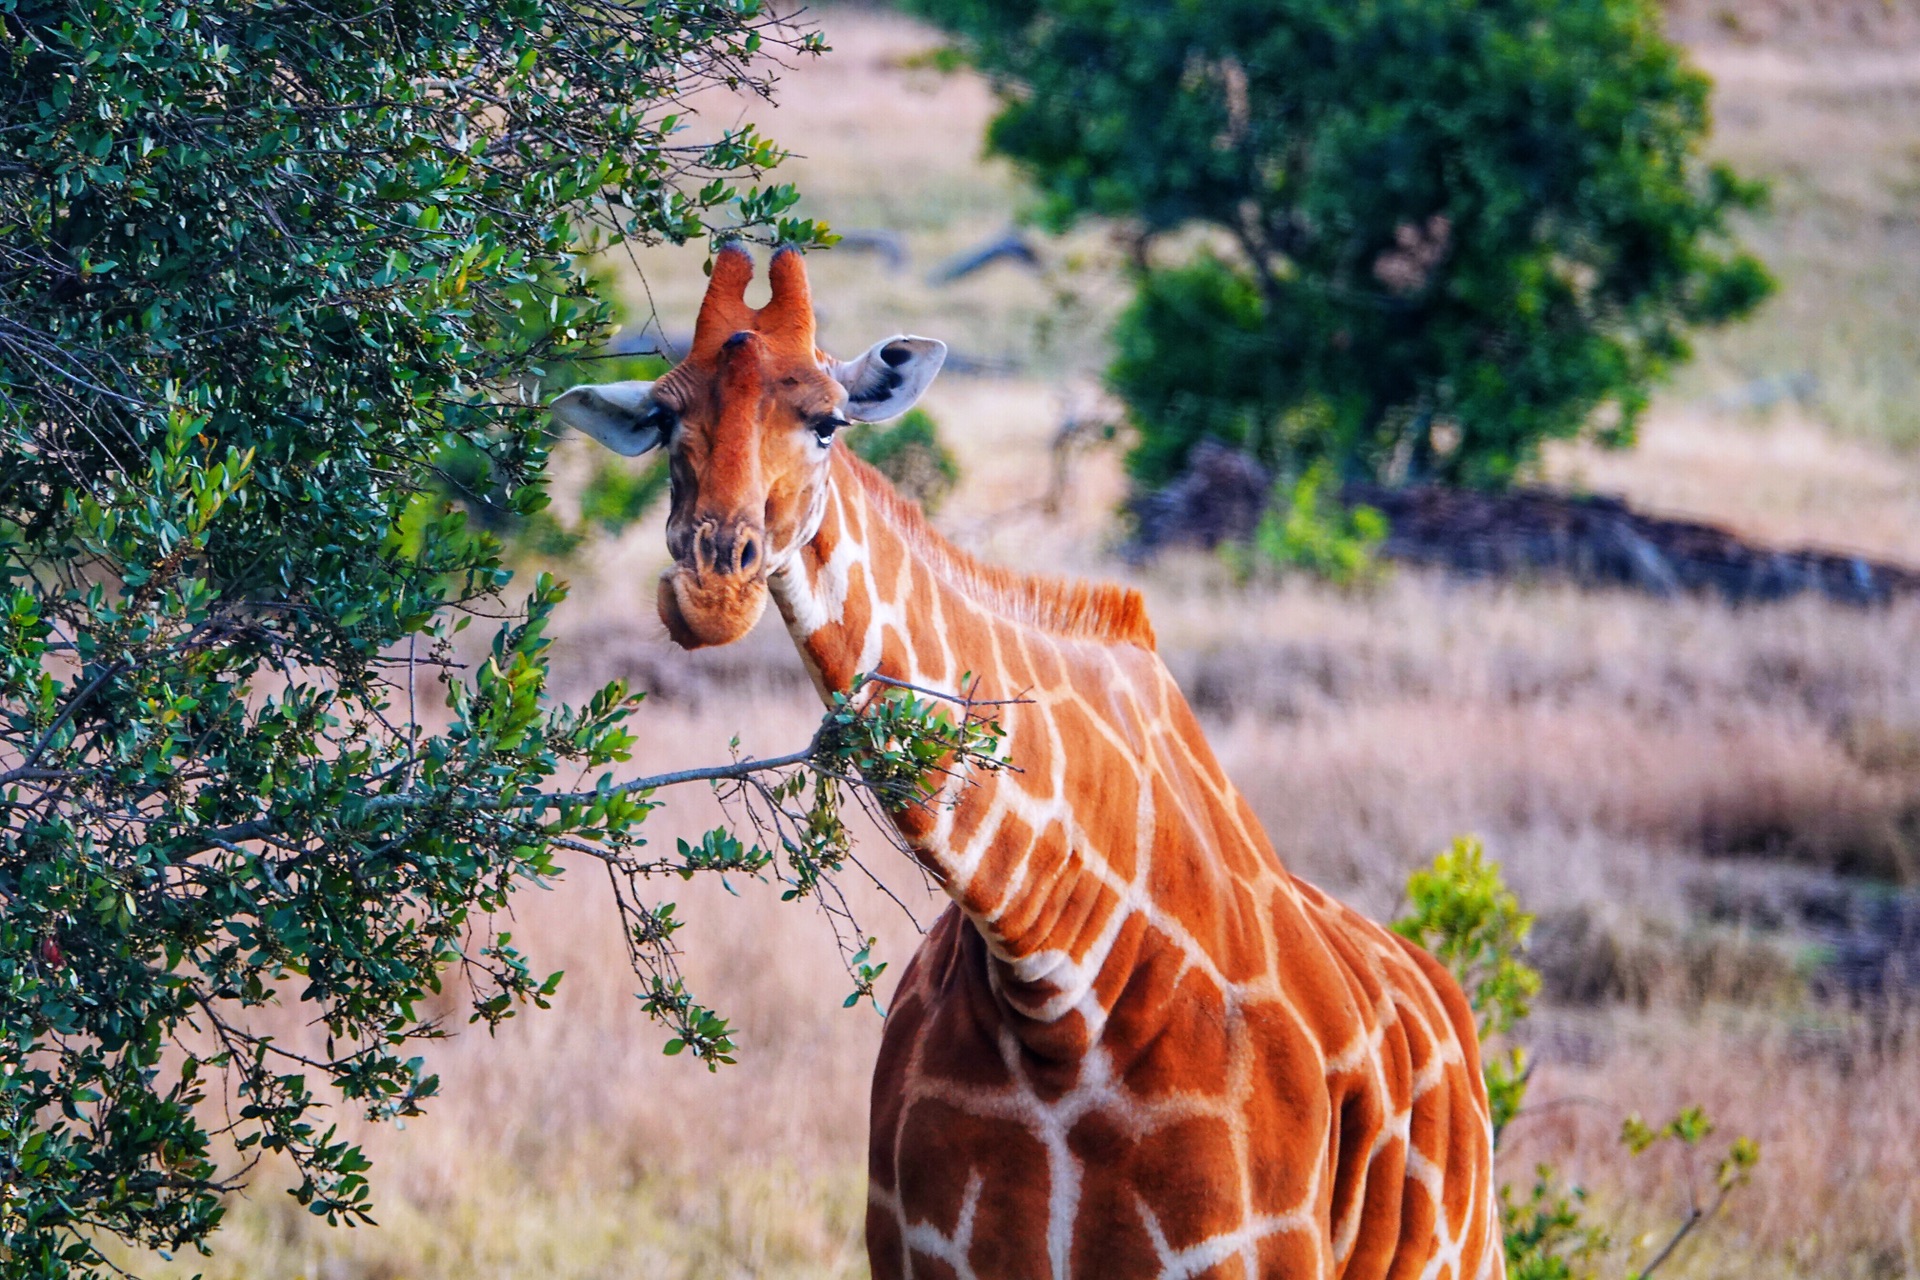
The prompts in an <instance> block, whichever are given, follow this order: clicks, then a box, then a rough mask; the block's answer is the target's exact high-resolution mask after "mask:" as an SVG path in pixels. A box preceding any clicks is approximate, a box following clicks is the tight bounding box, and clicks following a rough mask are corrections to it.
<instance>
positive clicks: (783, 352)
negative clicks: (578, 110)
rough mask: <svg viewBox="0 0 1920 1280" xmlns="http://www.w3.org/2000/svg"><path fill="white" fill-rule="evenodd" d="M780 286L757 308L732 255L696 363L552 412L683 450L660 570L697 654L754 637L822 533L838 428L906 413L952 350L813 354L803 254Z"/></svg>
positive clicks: (612, 442)
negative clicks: (776, 589)
mask: <svg viewBox="0 0 1920 1280" xmlns="http://www.w3.org/2000/svg"><path fill="white" fill-rule="evenodd" d="M768 277H769V282H770V283H771V285H772V297H771V298H770V299H769V300H768V302H767V304H766V306H764V307H761V308H758V309H755V308H753V307H750V306H748V305H747V301H746V289H747V284H748V282H749V281H750V280H752V278H753V259H752V257H751V256H749V254H748V253H747V251H746V250H745V249H744V248H742V247H741V246H740V245H738V244H729V245H727V246H725V247H723V248H722V249H721V250H720V252H719V254H718V255H717V256H716V257H715V259H714V263H713V276H712V278H711V279H710V280H709V281H708V283H707V295H706V298H705V300H703V301H702V302H701V304H700V316H699V319H698V321H697V322H696V323H695V325H694V331H693V346H692V349H691V350H689V351H688V353H687V357H686V359H684V360H682V361H681V362H680V363H679V364H677V365H675V366H674V367H673V368H672V369H671V370H669V371H668V372H667V374H666V375H665V376H664V377H662V378H661V379H660V380H659V381H658V382H613V383H605V384H602V385H600V386H581V387H575V388H573V389H572V390H570V391H568V392H566V393H565V394H564V395H562V396H560V397H559V398H558V399H556V400H555V401H554V402H553V406H552V408H553V414H554V416H555V417H556V418H558V419H559V420H560V421H561V422H564V423H566V424H567V425H569V426H573V427H578V428H579V429H580V430H582V431H584V432H586V433H587V434H588V435H590V436H592V437H593V438H594V439H595V440H598V441H599V442H600V443H601V444H604V445H606V446H607V447H608V448H609V449H612V450H613V451H614V452H615V453H622V454H627V455H629V456H632V455H635V454H641V453H645V452H647V451H648V450H649V449H653V448H655V447H658V446H665V448H666V449H667V452H668V456H669V475H670V477H671V480H672V506H671V509H670V510H669V512H668V515H667V550H668V551H669V552H670V553H671V554H672V556H673V564H672V565H671V566H669V567H668V568H667V570H666V571H665V572H664V573H662V574H661V576H660V588H659V607H660V620H661V621H662V622H663V623H665V624H666V627H667V633H668V634H669V635H671V636H672V637H673V639H674V641H675V642H676V643H678V644H679V645H680V646H681V647H683V648H687V649H697V648H700V647H702V646H704V645H717V644H729V643H731V642H733V641H735V640H738V639H739V638H740V637H741V636H743V635H745V634H746V633H747V632H748V630H750V629H751V628H752V626H753V624H754V623H755V622H756V621H758V619H759V617H760V614H761V611H762V610H764V609H765V608H766V603H767V575H768V574H769V573H772V572H777V571H778V570H780V569H781V568H783V567H784V566H785V565H786V564H787V562H788V561H789V560H790V559H791V558H792V556H793V555H794V554H795V553H796V552H797V551H798V550H799V549H800V548H801V547H802V546H803V545H805V543H806V542H807V541H808V540H809V539H811V538H812V537H813V535H814V533H815V532H816V531H817V530H818V528H819V525H820V519H821V516H822V514H823V512H824V511H825V509H826V499H827V473H828V462H829V459H830V458H831V456H832V451H833V448H834V443H833V442H834V433H835V432H836V431H838V430H839V429H840V428H841V427H843V426H845V425H847V424H848V423H849V422H855V421H858V422H877V421H881V420H884V419H887V418H892V417H897V416H899V415H900V414H902V413H905V412H906V411H907V410H908V409H910V408H912V407H913V404H914V402H915V401H916V400H918V399H919V398H920V395H921V393H922V392H924V391H925V390H926V389H927V386H928V384H929V383H931V382H932V381H933V377H934V375H935V374H936V373H938V372H939V371H940V365H941V362H942V361H944V360H945V359H946V356H947V347H946V344H945V343H943V342H936V341H934V340H933V339H932V338H915V337H910V336H907V335H900V336H897V337H892V338H888V339H885V340H884V341H881V342H877V343H875V344H874V345H873V346H872V347H870V348H868V349H867V350H866V351H865V352H863V353H862V354H861V355H860V356H858V357H857V358H855V359H853V360H850V361H840V360H835V359H833V358H832V357H831V356H828V355H827V354H826V353H825V352H822V351H820V350H819V349H818V348H816V347H815V346H814V345H813V337H814V331H813V328H814V327H813V300H812V297H811V295H810V293H809V291H808V288H807V269H806V264H805V263H804V262H803V261H802V260H801V258H800V255H799V253H798V252H796V251H794V250H792V249H782V250H781V251H780V252H779V253H777V254H775V255H774V258H773V264H772V265H771V266H770V267H769V268H768Z"/></svg>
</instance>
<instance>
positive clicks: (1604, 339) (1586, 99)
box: [908, 0, 1771, 485]
mask: <svg viewBox="0 0 1920 1280" xmlns="http://www.w3.org/2000/svg"><path fill="white" fill-rule="evenodd" d="M908 3H909V5H910V7H912V8H913V9H915V10H917V11H918V12H920V13H922V14H924V15H926V16H927V17H929V18H931V19H932V20H934V21H935V22H938V23H941V24H943V25H945V26H946V27H948V28H949V29H951V30H952V31H954V32H955V33H956V34H957V35H958V37H959V41H960V47H961V51H962V53H963V54H964V56H965V57H967V58H968V59H970V60H971V61H972V62H974V63H975V64H976V65H978V66H979V67H980V68H982V69H983V70H984V71H986V72H987V74H988V75H989V76H991V77H992V78H993V81H994V83H995V86H996V88H997V89H998V91H999V94H1000V97H1001V103H1002V106H1001V111H1000V113H999V115H998V116H997V117H996V119H995V120H994V122H993V124H992V127H991V131H990V133H989V135H988V142H989V146H990V147H991V148H992V149H994V150H996V151H998V152H1000V153H1002V154H1004V155H1006V156H1009V157H1011V158H1012V159H1013V160H1014V161H1015V162H1016V163H1017V164H1018V165H1019V166H1020V167H1021V168H1022V169H1023V170H1024V171H1025V172H1026V173H1027V174H1028V176H1029V177H1030V178H1031V179H1032V180H1033V182H1034V183H1035V185H1036V186H1037V187H1038V190H1039V194H1040V199H1041V206H1040V216H1041V217H1042V218H1043V219H1044V220H1045V221H1046V222H1048V223H1050V224H1051V225H1053V226H1055V227H1062V226H1064V225H1066V224H1068V223H1070V222H1072V221H1074V220H1075V219H1079V218H1083V217H1088V216H1098V217H1105V218H1114V219H1121V220H1124V222H1125V223H1126V224H1127V225H1129V226H1131V227H1132V228H1133V230H1134V231H1135V232H1136V233H1137V236H1138V241H1139V244H1140V250H1139V252H1138V254H1137V257H1136V262H1137V271H1138V280H1139V292H1138V296H1137V297H1136V299H1135V301H1134V303H1133V305H1132V307H1131V309H1130V310H1129V311H1128V312H1127V313H1126V315H1125V316H1124V317H1123V318H1122V319H1121V321H1120V324H1119V328H1118V331H1117V333H1116V346H1117V348H1118V351H1117V355H1116V359H1115V361H1114V364H1113V366H1112V369H1111V371H1110V380H1111V382H1112V384H1113V386H1114V387H1115V389H1116V390H1117V391H1118V392H1119V394H1120V395H1121V396H1122V397H1123V398H1124V399H1125V400H1126V402H1127V404H1128V405H1129V408H1130V411H1131V416H1132V418H1133V422H1134V425H1135V427H1136V429H1137V431H1138V437H1139V443H1138V445H1137V446H1136V447H1135V448H1134V450H1133V452H1132V454H1131V456H1130V459H1129V462H1130V466H1131V469H1132V471H1133V474H1134V476H1135V477H1136V479H1138V480H1139V481H1141V482H1143V483H1145V484H1147V485H1158V484H1160V483H1162V482H1164V481H1165V480H1167V479H1168V478H1170V477H1171V476H1172V475H1173V474H1174V473H1175V472H1177V471H1178V469H1179V467H1180V465H1181V464H1182V462H1183V461H1184V460H1185V457H1186V454H1187V451H1188V450H1189V449H1190V448H1191V446H1192V444H1193V443H1194V442H1195V441H1197V440H1198V439H1200V438H1202V437H1214V438H1217V439H1221V440H1224V441H1227V442H1229V443H1231V444H1234V445H1237V446H1240V447H1243V448H1247V449H1250V450H1251V451H1252V452H1253V453H1254V454H1255V455H1256V456H1258V457H1259V458H1260V459H1261V461H1262V462H1264V463H1265V464H1267V465H1268V466H1269V467H1271V468H1274V469H1275V470H1277V471H1279V472H1281V473H1284V474H1298V473H1299V472H1300V471H1302V470H1304V469H1305V467H1307V466H1308V465H1310V464H1311V463H1313V462H1314V461H1316V460H1318V459H1320V458H1327V459H1330V460H1331V461H1332V462H1333V464H1334V465H1335V466H1336V467H1337V468H1338V470H1339V471H1340V473H1341V476H1342V477H1343V478H1345V479H1353V478H1358V477H1361V476H1370V477H1373V478H1377V479H1385V480H1390V481H1392V480H1418V479H1427V478H1435V479H1443V480H1448V481H1454V482H1466V483H1472V484H1500V483H1504V482H1505V481H1507V480H1509V479H1510V478H1511V477H1512V476H1513V475H1514V473H1515V471H1516V470H1517V469H1518V468H1519V467H1520V466H1521V465H1523V464H1524V463H1525V462H1526V461H1527V460H1528V459H1529V458H1531V457H1532V456H1533V455H1534V453H1535V451H1536V450H1537V448H1538V446H1539V444H1540V442H1541V441H1543V440H1546V439H1551V438H1554V437H1565V436H1572V435H1575V434H1578V433H1580V432H1582V431H1584V430H1589V429H1591V430H1593V431H1594V433H1595V434H1596V435H1598V436H1599V438H1601V439H1603V440H1605V441H1608V442H1610V443H1625V442H1628V441H1630V440H1631V439H1632V436H1633V431H1634V425H1635V422H1636V419H1637V418H1638V416H1639V415H1640V413H1641V411H1642V409H1643V408H1644V407H1645V404H1646V401H1647V395H1648V391H1649V389H1650V387H1651V386H1652V385H1653V384H1654V383H1655V382H1656V381H1657V380H1658V378H1659V377H1660V376H1661V375H1662V374H1663V373H1664V372H1665V371H1667V370H1668V369H1670V368H1671V367H1672V366H1673V365H1674V364H1675V363H1676V362H1678V361H1681V360H1684V359H1685V358H1686V357H1687V355H1688V350H1689V348H1688V340H1687V332H1688V330H1689V329H1691V328H1693V327H1695V326H1699V325H1711V324H1718V323H1722V322H1725V321H1727V320H1730V319H1732V318H1734V317H1736V316H1739V315H1742V314H1744V313H1746V312H1747V311H1749V310H1751V309H1752V308H1753V307H1754V306H1755V305H1756V304H1757V303H1758V302H1759V301H1760V300H1761V299H1762V298H1763V297H1764V296H1765V295H1766V294H1767V293H1768V291H1769V289H1770V287H1771V285H1770V282H1769V279H1768V277H1767V275H1766V272H1765V271H1764V269H1763V268H1762V267H1761V266H1760V264H1759V263H1758V262H1756V261H1755V260H1754V259H1753V258H1751V257H1749V256H1747V255H1746V254H1744V253H1741V252H1740V251H1739V250H1738V249H1737V248H1735V247H1734V246H1732V245H1731V244H1730V242H1729V220H1730V218H1731V217H1732V216H1733V215H1734V214H1735V213H1737V212H1739V211H1742V210H1747V209H1751V208H1753V207H1755V206H1756V205H1757V204H1758V203H1759V202H1760V200H1761V198H1762V195H1763V192H1762V190H1761V189H1760V188H1759V187H1758V186H1756V185H1755V184H1752V183H1749V182H1746V181H1744V180H1742V179H1740V178H1739V177H1737V176H1735V175H1734V174H1733V173H1732V172H1731V171H1729V170H1728V169H1726V168H1725V167H1723V166H1717V165H1716V166H1707V165H1703V164H1702V163H1701V161H1700V159H1699V154H1698V153H1699V150H1700V145H1701V141H1702V139H1703V138H1704V137H1705V135H1706V133H1707V130H1708V127H1709V113H1708V104H1707V99H1708V91H1709V84H1708V81H1707V79H1706V77H1705V76H1703V75H1702V74H1700V73H1699V72H1697V71H1695V70H1693V69H1691V68H1690V67H1688V66H1687V65H1686V63H1685V61H1684V59H1683V57H1682V55H1681V53H1680V52H1679V51H1678V50H1677V49H1676V48H1675V47H1674V46H1673V45H1672V44H1670V43H1669V42H1668V41H1667V40H1666V39H1665V38H1664V36H1663V35H1662V33H1661V29H1660V16H1659V11H1658V8H1657V6H1656V4H1655V3H1654V0H1465V2H1463V0H1373V2H1370V3H1364V4H1352V3H1344V2H1343V0H1219V2H1218V3H1199V2H1197V0H908ZM1183 227H1200V228H1205V229H1207V230H1208V231H1209V232H1210V233H1211V234H1210V235H1208V236H1206V237H1203V238H1202V246H1201V247H1200V248H1199V249H1198V250H1197V251H1195V252H1194V253H1193V255H1192V256H1191V257H1190V258H1188V259H1186V260H1185V261H1183V262H1180V263H1178V264H1177V265H1171V266H1167V265H1160V264H1159V263H1158V262H1157V261H1156V259H1155V257H1154V255H1153V254H1152V253H1151V252H1150V251H1149V246H1150V245H1151V242H1152V241H1153V240H1154V239H1155V238H1157V237H1160V236H1162V235H1163V234H1164V233H1166V232H1170V231H1173V230H1175V229H1178V228H1183Z"/></svg>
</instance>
